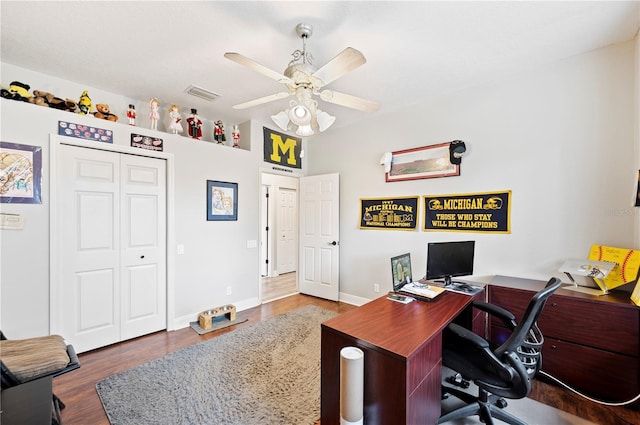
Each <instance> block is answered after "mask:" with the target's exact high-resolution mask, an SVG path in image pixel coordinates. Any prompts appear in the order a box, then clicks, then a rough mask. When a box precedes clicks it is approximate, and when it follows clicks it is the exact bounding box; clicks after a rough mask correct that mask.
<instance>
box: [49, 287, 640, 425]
mask: <svg viewBox="0 0 640 425" xmlns="http://www.w3.org/2000/svg"><path fill="white" fill-rule="evenodd" d="M305 305H317V306H319V307H322V308H326V309H328V310H331V311H335V312H337V313H343V312H345V311H348V310H350V309H353V308H356V307H355V306H352V305H349V304H345V303H339V302H333V301H327V300H323V299H319V298H314V297H310V296H307V295H301V294H296V295H293V296H290V297H286V298H282V299H279V300H276V301H273V302H269V303H266V304H263V305H261V306H258V307H255V308H252V309H250V310H245V313H247V314H248V317H249V320H248V321H247V322H245V323H242V324H239V325H235V326H232V327H230V328H226V329H222V330H220V331H216V332H211V333H209V334H205V335H198V334H197V333H196V332H194V331H193V330H192V329H191V328H184V329H180V330H178V331H173V332H165V331H162V332H157V333H154V334H151V335H147V336H144V337H140V338H136V339H134V340H130V341H126V342H123V343H119V344H115V345H111V346H108V347H105V348H101V349H98V350H94V351H90V352H87V353H83V354H80V356H79V357H80V363H81V367H80V369H78V370H76V371H73V372H70V373H67V374H65V375H61V376H59V377H57V378H55V379H54V392H55V393H56V394H57V395H58V396H59V397H60V398H61V399H62V400H63V401H64V402H65V403H66V405H67V407H66V408H65V409H64V410H63V411H62V420H63V423H64V424H65V425H76V424H78V425H85V424H86V425H108V424H109V421H108V419H107V417H106V415H105V413H104V410H103V408H102V403H101V402H100V398H99V397H98V394H97V392H96V389H95V386H96V383H97V382H98V381H100V380H101V379H104V378H106V377H107V376H110V375H113V374H115V373H118V372H121V371H124V370H127V369H130V368H132V367H135V366H138V365H140V364H143V363H146V362H148V361H150V360H153V359H156V358H159V357H162V356H164V355H165V354H168V353H170V352H173V351H176V350H179V349H181V348H184V347H188V346H190V345H193V344H196V343H199V342H202V341H205V340H208V339H211V338H215V337H217V336H220V335H222V334H224V333H227V332H231V331H233V330H234V329H238V328H240V327H243V326H250V325H251V324H253V323H256V322H260V321H262V320H265V319H268V318H270V317H272V316H275V315H278V314H282V313H285V312H287V311H290V310H294V309H296V308H298V307H302V306H305ZM167 384H168V385H170V384H171V383H167ZM531 397H532V398H534V399H536V400H538V401H541V402H543V403H545V404H548V405H552V406H555V407H557V408H559V409H562V410H565V411H568V412H570V413H573V414H574V415H577V416H580V417H582V418H585V419H589V420H591V421H592V422H595V423H596V424H600V425H625V424H628V425H631V424H640V413H638V412H637V411H632V410H629V409H626V408H623V407H617V408H601V407H599V406H597V405H595V404H594V403H591V402H587V401H584V400H583V399H580V398H577V397H574V396H572V395H571V394H569V393H568V392H567V391H566V390H563V389H560V388H559V387H556V386H552V385H549V384H546V383H543V382H538V381H536V382H535V385H534V390H533V391H532V393H531ZM138 425H144V424H138ZM549 425H552V424H549Z"/></svg>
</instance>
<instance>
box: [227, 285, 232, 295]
mask: <svg viewBox="0 0 640 425" xmlns="http://www.w3.org/2000/svg"><path fill="white" fill-rule="evenodd" d="M227 295H231V286H227Z"/></svg>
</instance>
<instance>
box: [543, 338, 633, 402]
mask: <svg viewBox="0 0 640 425" xmlns="http://www.w3.org/2000/svg"><path fill="white" fill-rule="evenodd" d="M542 370H543V371H545V372H547V373H548V374H550V375H552V376H554V377H555V378H558V379H560V380H561V381H564V382H566V383H568V384H569V385H571V386H572V387H575V388H576V389H578V390H581V391H584V392H587V393H588V395H591V396H595V397H599V398H603V399H605V400H607V401H624V400H629V399H630V398H632V397H634V396H635V395H636V394H638V359H637V358H633V357H629V356H624V355H621V354H614V353H609V352H607V351H604V350H598V349H596V348H589V347H583V346H580V345H576V344H571V343H569V342H565V341H560V340H555V339H551V338H545V343H544V346H543V348H542Z"/></svg>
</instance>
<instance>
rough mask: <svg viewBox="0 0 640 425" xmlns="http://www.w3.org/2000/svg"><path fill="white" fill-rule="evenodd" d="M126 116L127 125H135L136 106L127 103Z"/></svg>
mask: <svg viewBox="0 0 640 425" xmlns="http://www.w3.org/2000/svg"><path fill="white" fill-rule="evenodd" d="M127 118H128V119H129V125H136V107H135V106H133V105H129V109H128V110H127Z"/></svg>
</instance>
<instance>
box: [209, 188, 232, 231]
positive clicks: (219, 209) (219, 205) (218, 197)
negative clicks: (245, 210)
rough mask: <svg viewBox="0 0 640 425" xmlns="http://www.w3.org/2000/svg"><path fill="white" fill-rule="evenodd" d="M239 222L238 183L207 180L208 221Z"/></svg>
mask: <svg viewBox="0 0 640 425" xmlns="http://www.w3.org/2000/svg"><path fill="white" fill-rule="evenodd" d="M218 220H238V183H229V182H220V181H214V180H207V221H218Z"/></svg>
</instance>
